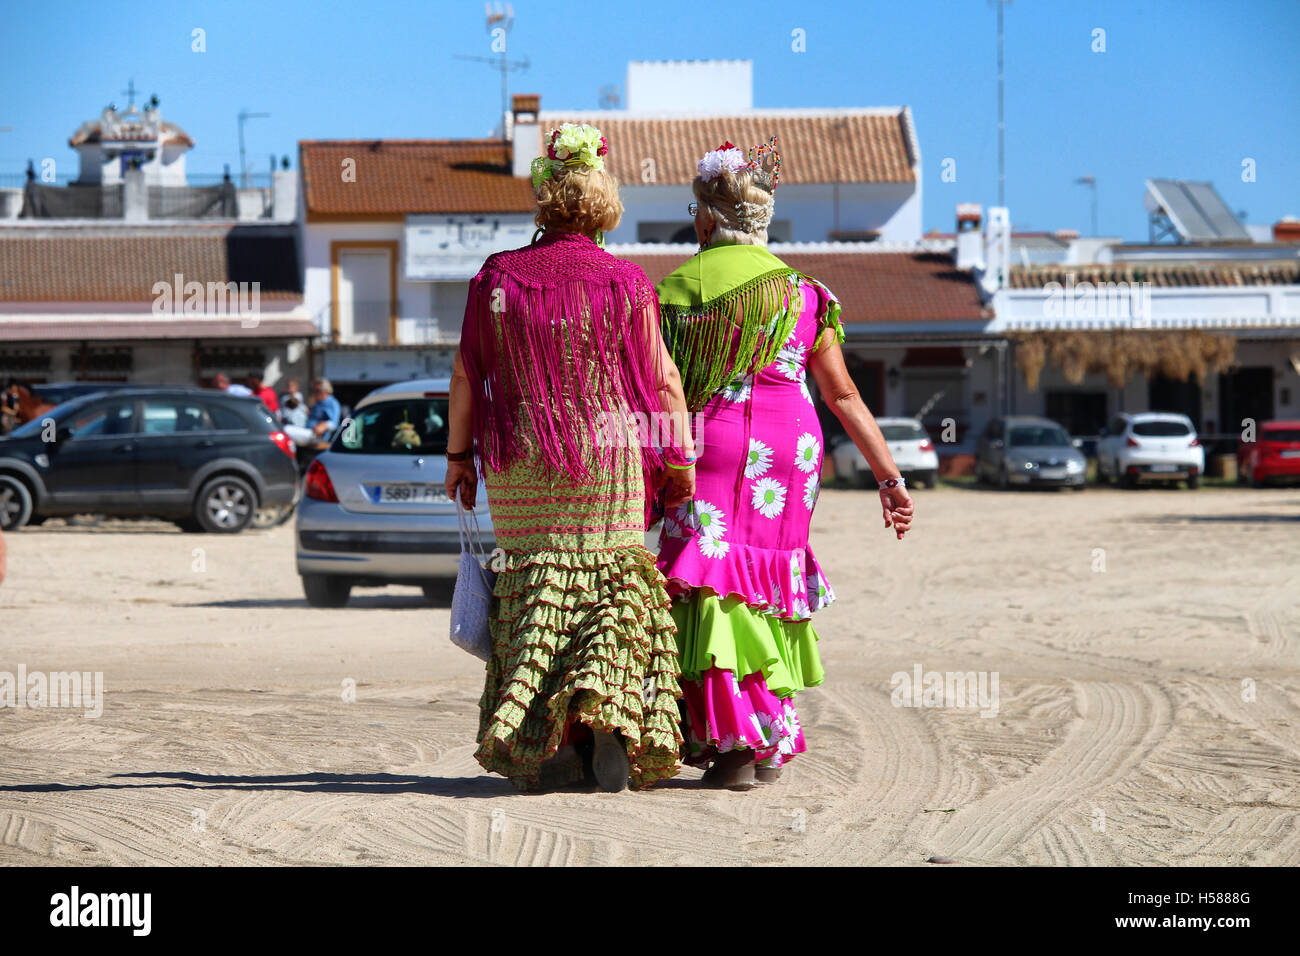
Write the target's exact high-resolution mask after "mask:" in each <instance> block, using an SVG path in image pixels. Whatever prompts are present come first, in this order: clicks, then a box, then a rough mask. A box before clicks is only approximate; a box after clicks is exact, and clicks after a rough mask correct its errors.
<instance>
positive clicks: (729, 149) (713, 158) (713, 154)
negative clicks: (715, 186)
mask: <svg viewBox="0 0 1300 956" xmlns="http://www.w3.org/2000/svg"><path fill="white" fill-rule="evenodd" d="M746 164H747V160H746V159H745V154H744V153H743V152H741V151H740V149H739V148H738V147H736V146H733V145H732V144H731V142H730V141H728V142H726V143H723V144H722V145H721V146H719V147H718V148H717V149H711V150H709V151H708V152H707V153H705V154H704V156H703V157H701V158H700V164H699V169H700V179H702V180H704V181H705V182H706V183H708V182H712V181H713V180H715V179H717V178H718V177H719V176H721V175H722V173H723V171H724V170H725V171H727V172H729V173H733V174H734V173H738V172H740V171H741V170H742V169H744V168H745V166H746Z"/></svg>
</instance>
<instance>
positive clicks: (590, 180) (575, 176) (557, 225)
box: [533, 166, 623, 235]
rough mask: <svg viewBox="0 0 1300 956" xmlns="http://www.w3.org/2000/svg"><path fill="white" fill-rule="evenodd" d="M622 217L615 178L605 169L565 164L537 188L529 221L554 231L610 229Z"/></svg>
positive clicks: (585, 231) (581, 231) (588, 231)
mask: <svg viewBox="0 0 1300 956" xmlns="http://www.w3.org/2000/svg"><path fill="white" fill-rule="evenodd" d="M622 218H623V203H622V201H621V200H620V199H619V198H618V180H617V179H615V178H614V176H613V174H612V173H610V172H608V171H607V170H605V169H592V168H591V167H589V166H565V167H564V168H562V169H557V170H555V172H554V173H553V174H552V175H551V176H550V177H548V178H547V179H543V180H542V181H541V184H540V185H539V186H538V187H537V215H536V216H535V217H533V221H534V222H536V223H537V225H539V226H540V227H542V228H543V229H547V230H552V231H555V232H580V233H584V234H586V235H590V234H592V233H596V232H610V231H611V230H613V229H616V228H617V227H618V224H619V222H620V221H621V220H622Z"/></svg>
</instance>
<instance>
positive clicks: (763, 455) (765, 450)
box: [745, 438, 772, 478]
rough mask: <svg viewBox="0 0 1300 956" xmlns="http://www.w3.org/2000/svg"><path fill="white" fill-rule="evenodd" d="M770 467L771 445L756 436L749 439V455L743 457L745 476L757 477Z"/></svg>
mask: <svg viewBox="0 0 1300 956" xmlns="http://www.w3.org/2000/svg"><path fill="white" fill-rule="evenodd" d="M771 467H772V447H771V446H770V445H765V444H763V443H762V442H761V441H759V440H758V439H757V438H751V439H750V440H749V455H748V457H747V458H746V459H745V477H746V478H759V477H761V476H762V475H764V474H766V473H767V470H768V469H769V468H771Z"/></svg>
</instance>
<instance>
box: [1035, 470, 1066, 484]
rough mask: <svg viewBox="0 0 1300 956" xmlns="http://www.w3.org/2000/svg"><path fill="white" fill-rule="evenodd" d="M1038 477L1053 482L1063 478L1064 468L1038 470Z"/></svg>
mask: <svg viewBox="0 0 1300 956" xmlns="http://www.w3.org/2000/svg"><path fill="white" fill-rule="evenodd" d="M1038 476H1039V477H1040V478H1046V479H1048V480H1050V481H1055V480H1057V479H1058V478H1064V477H1065V469H1064V468H1040V469H1039V470H1038Z"/></svg>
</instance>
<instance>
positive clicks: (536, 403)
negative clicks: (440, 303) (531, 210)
mask: <svg viewBox="0 0 1300 956" xmlns="http://www.w3.org/2000/svg"><path fill="white" fill-rule="evenodd" d="M658 323H659V303H658V298H657V297H656V295H655V291H654V287H653V286H652V285H651V284H650V281H649V280H648V279H647V278H646V276H645V273H644V272H642V271H641V268H640V267H639V266H636V265H634V264H633V263H630V262H625V261H623V260H621V259H616V258H615V257H614V256H611V255H610V254H609V253H607V252H605V251H604V250H603V249H601V248H600V247H599V246H597V245H596V244H595V242H593V241H592V240H591V239H589V238H587V237H586V236H580V235H574V234H567V233H559V234H547V235H544V236H542V237H541V238H540V239H538V240H537V241H536V242H534V243H533V244H532V245H529V246H525V247H523V248H521V249H514V250H511V251H509V252H499V253H496V254H495V255H493V256H490V257H489V258H488V260H487V261H486V262H485V263H484V264H483V268H482V269H481V270H479V273H478V275H477V276H475V277H474V279H473V281H472V282H471V283H470V286H469V299H468V301H467V302H466V305H465V322H464V325H463V327H462V329H461V344H460V355H461V362H462V363H463V365H464V367H465V372H466V374H467V376H468V377H469V381H470V387H471V389H472V391H473V395H474V437H475V443H476V446H477V448H476V451H477V455H478V458H479V460H480V462H481V463H483V464H485V465H486V466H487V467H490V468H492V469H493V470H500V469H502V468H505V467H507V466H508V465H510V464H512V463H513V462H515V461H517V460H519V458H520V457H522V456H523V455H524V454H525V453H526V452H527V448H526V446H525V442H526V441H527V436H526V435H525V434H521V430H520V428H519V427H518V426H519V425H520V424H523V422H524V420H525V419H526V422H527V424H528V425H530V426H531V430H532V433H533V435H534V436H535V438H536V442H537V446H538V451H539V453H540V457H541V460H542V461H543V462H545V463H546V464H547V465H548V466H550V467H551V468H554V469H556V470H558V471H560V472H564V473H567V474H568V475H569V476H570V477H571V478H572V479H573V480H574V481H589V480H591V479H592V477H593V475H592V474H591V469H590V468H589V467H588V465H589V464H590V458H589V454H590V450H591V449H593V448H594V449H595V452H596V457H597V459H598V461H599V464H600V469H601V470H602V471H606V472H607V470H608V466H609V465H610V463H611V461H612V458H611V455H612V454H613V452H614V448H613V447H611V444H610V442H609V441H608V436H609V430H608V427H609V424H610V423H611V422H613V421H615V420H616V419H617V417H618V416H621V418H622V420H626V419H627V416H628V413H629V412H631V413H644V414H646V415H648V416H653V414H654V413H656V412H658V411H659V410H660V407H661V406H660V402H661V398H660V392H659V386H660V381H659V372H658V369H659V352H658V350H659V341H660V340H659V333H658ZM584 449H586V450H587V451H586V452H584ZM642 451H643V467H644V469H645V471H646V475H647V481H649V480H650V476H651V475H652V474H653V473H654V472H656V471H657V470H658V469H659V468H660V467H661V465H662V455H661V454H660V452H659V450H658V449H656V448H653V447H643V449H642ZM647 490H649V489H647Z"/></svg>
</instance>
